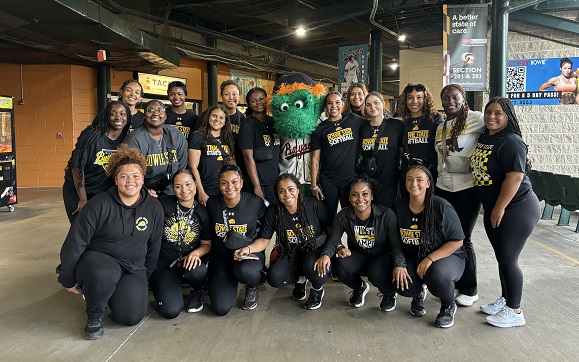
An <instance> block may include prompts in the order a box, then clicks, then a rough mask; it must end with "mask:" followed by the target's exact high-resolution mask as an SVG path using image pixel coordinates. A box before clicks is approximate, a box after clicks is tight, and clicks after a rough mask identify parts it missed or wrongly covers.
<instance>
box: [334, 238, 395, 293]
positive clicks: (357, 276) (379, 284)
mask: <svg viewBox="0 0 579 362" xmlns="http://www.w3.org/2000/svg"><path fill="white" fill-rule="evenodd" d="M350 251H351V252H352V255H350V256H349V257H347V258H334V259H333V263H332V264H333V268H334V275H336V276H337V277H338V278H340V279H341V280H342V282H343V283H344V284H346V285H347V286H348V287H350V289H358V288H360V286H361V285H362V278H361V276H364V275H367V276H368V280H369V281H370V283H372V284H373V285H374V286H375V287H376V288H378V290H379V291H380V292H381V293H382V294H387V293H390V292H393V291H394V285H393V284H392V270H393V269H394V263H393V260H392V255H390V254H386V253H384V254H376V255H373V254H365V253H361V252H359V251H357V250H352V249H350Z"/></svg>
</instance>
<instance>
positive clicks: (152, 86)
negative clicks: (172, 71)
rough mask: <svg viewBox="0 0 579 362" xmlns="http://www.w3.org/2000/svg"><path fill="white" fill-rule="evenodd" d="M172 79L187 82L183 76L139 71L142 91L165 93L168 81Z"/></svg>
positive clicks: (157, 93) (162, 94)
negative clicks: (167, 75)
mask: <svg viewBox="0 0 579 362" xmlns="http://www.w3.org/2000/svg"><path fill="white" fill-rule="evenodd" d="M174 81H180V82H183V83H184V84H185V85H186V84H187V80H186V79H185V78H175V77H166V76H164V75H156V74H147V73H139V83H141V84H142V85H143V93H147V94H156V95H161V96H166V95H167V87H168V86H169V83H171V82H174Z"/></svg>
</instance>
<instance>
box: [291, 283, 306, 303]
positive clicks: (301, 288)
mask: <svg viewBox="0 0 579 362" xmlns="http://www.w3.org/2000/svg"><path fill="white" fill-rule="evenodd" d="M306 284H308V280H307V279H306V281H305V282H304V283H296V284H295V285H294V290H293V292H292V299H293V300H295V301H298V300H305V299H306Z"/></svg>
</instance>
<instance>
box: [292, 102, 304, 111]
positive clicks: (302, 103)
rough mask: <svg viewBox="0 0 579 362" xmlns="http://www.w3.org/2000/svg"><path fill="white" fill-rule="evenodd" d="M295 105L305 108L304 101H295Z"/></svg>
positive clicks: (298, 107)
mask: <svg viewBox="0 0 579 362" xmlns="http://www.w3.org/2000/svg"><path fill="white" fill-rule="evenodd" d="M294 106H296V108H297V109H300V108H304V102H303V101H296V102H295V103H294Z"/></svg>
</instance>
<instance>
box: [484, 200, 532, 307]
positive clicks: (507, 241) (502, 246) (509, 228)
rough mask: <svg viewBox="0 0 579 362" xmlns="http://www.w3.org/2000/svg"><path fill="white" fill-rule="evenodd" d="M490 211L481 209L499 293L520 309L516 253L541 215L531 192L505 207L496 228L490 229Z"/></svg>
mask: <svg viewBox="0 0 579 362" xmlns="http://www.w3.org/2000/svg"><path fill="white" fill-rule="evenodd" d="M491 211H492V210H488V211H487V210H485V214H484V225H485V230H486V232H487V236H488V238H489V241H490V242H491V245H492V246H493V249H494V251H495V257H496V258H497V261H498V262H499V276H500V279H501V290H502V296H503V297H504V298H505V299H506V300H507V306H509V307H510V308H513V309H517V308H520V306H521V296H522V295H523V272H522V271H521V268H520V267H519V255H520V254H521V251H522V250H523V247H524V246H525V243H526V242H527V238H528V237H529V235H531V233H532V232H533V229H534V228H535V225H537V223H538V222H539V218H540V217H541V207H540V206H539V200H538V199H537V196H536V195H535V194H534V193H531V194H530V195H529V196H528V197H527V199H526V200H525V201H523V202H522V203H520V204H518V205H516V206H512V207H509V208H507V209H505V214H504V215H503V218H502V220H501V223H500V225H499V227H498V228H494V229H493V228H492V227H491V223H490V216H491Z"/></svg>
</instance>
